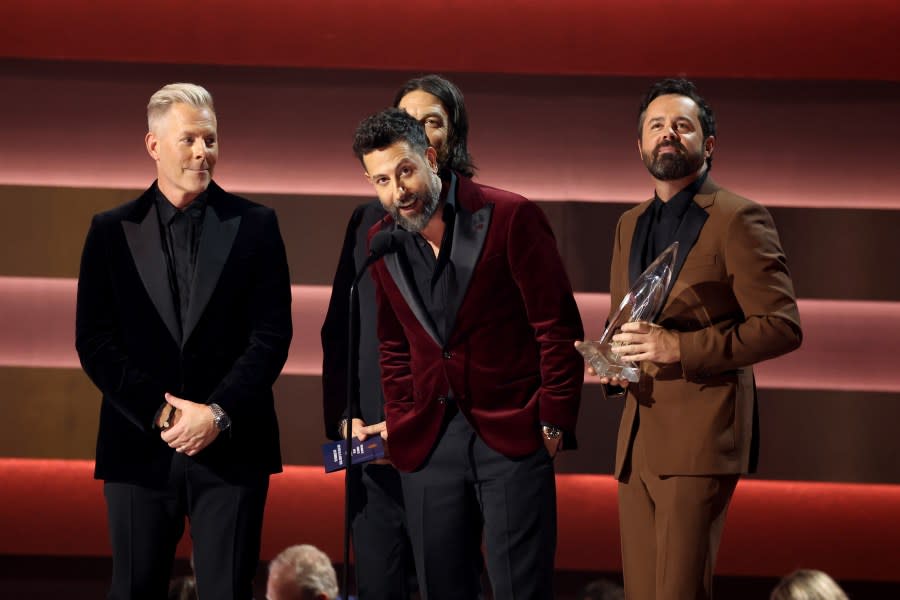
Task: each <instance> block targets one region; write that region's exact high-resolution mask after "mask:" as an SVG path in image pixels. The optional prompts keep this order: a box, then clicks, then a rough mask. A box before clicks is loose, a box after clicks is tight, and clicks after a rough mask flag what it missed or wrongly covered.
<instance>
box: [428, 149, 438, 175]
mask: <svg viewBox="0 0 900 600" xmlns="http://www.w3.org/2000/svg"><path fill="white" fill-rule="evenodd" d="M425 160H426V161H428V166H429V167H431V170H432V171H434V172H435V173H437V172H438V164H437V150H435V149H434V148H432V147H431V146H428V147H427V148H425Z"/></svg>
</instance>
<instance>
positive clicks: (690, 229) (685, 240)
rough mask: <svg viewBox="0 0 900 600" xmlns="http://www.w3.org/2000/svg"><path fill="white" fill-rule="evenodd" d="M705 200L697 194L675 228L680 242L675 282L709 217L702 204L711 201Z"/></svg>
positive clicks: (707, 203) (673, 270) (673, 273)
mask: <svg viewBox="0 0 900 600" xmlns="http://www.w3.org/2000/svg"><path fill="white" fill-rule="evenodd" d="M705 200H706V198H703V197H701V196H700V194H697V196H695V197H694V201H693V202H691V203H690V204H689V205H688V209H687V212H685V213H684V218H683V219H682V220H681V225H679V226H678V229H676V230H675V241H676V242H678V256H676V257H675V266H674V268H673V269H672V282H673V283H674V282H675V281H676V280H677V279H678V274H679V273H681V267H683V266H684V261H685V260H687V256H688V254H690V253H691V248H693V247H694V244H695V243H697V238H698V237H700V230H701V229H703V224H704V223H706V219H708V218H709V214H708V213H707V212H706V211H705V210H703V209H702V208H700V205H702V206H709V202H706V201H705ZM671 291H672V286H669V292H671ZM666 302H668V294H667V295H666V299H665V300H664V301H663V306H665V303H666Z"/></svg>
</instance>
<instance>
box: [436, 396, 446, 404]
mask: <svg viewBox="0 0 900 600" xmlns="http://www.w3.org/2000/svg"><path fill="white" fill-rule="evenodd" d="M438 404H447V396H438Z"/></svg>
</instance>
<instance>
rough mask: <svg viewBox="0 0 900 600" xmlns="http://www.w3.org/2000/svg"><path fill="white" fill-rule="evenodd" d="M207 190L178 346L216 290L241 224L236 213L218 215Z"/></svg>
mask: <svg viewBox="0 0 900 600" xmlns="http://www.w3.org/2000/svg"><path fill="white" fill-rule="evenodd" d="M210 187H212V186H210ZM210 192H211V193H210V198H209V204H208V205H207V207H206V212H205V214H204V217H203V232H202V233H201V234H200V246H199V248H198V249H197V266H196V268H195V269H194V280H193V281H192V282H191V303H190V305H189V306H188V313H187V318H185V320H184V336H183V338H182V347H183V346H184V344H185V343H186V342H187V340H188V338H190V336H191V333H192V332H193V331H194V328H195V327H196V326H197V323H198V322H199V321H200V316H201V315H202V314H203V311H204V310H205V309H206V305H207V304H208V303H209V299H210V298H211V297H212V293H213V290H215V289H216V284H217V283H218V282H219V276H220V275H221V274H222V269H223V268H224V267H225V262H226V261H227V260H228V255H229V254H230V253H231V247H232V246H233V245H234V239H235V238H236V237H237V232H238V228H239V227H240V225H241V217H240V215H235V216H231V217H228V218H224V219H223V218H221V217H220V216H219V213H218V210H220V209H217V204H218V201H217V200H216V199H215V196H214V191H213V190H212V189H210Z"/></svg>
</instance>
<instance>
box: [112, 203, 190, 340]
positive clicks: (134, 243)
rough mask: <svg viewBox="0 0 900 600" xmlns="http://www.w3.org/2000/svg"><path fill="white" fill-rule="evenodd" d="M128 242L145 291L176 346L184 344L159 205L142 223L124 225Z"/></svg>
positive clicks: (132, 222)
mask: <svg viewBox="0 0 900 600" xmlns="http://www.w3.org/2000/svg"><path fill="white" fill-rule="evenodd" d="M122 229H123V230H124V231H125V239H126V240H127V241H128V249H129V250H130V251H131V258H132V259H134V265H135V266H136V267H137V271H138V274H139V275H140V276H141V281H142V282H143V283H144V289H146V290H147V294H148V295H149V296H150V299H151V300H152V301H153V305H154V306H155V307H156V312H158V313H159V316H160V317H161V318H162V320H163V323H165V324H166V329H168V330H169V333H170V334H171V335H172V339H174V340H175V342H176V343H179V342H180V341H181V328H180V327H179V324H178V316H177V314H176V313H175V302H174V300H173V299H172V288H171V287H170V285H169V271H168V267H167V266H166V255H165V253H164V252H163V248H162V240H161V239H160V235H159V217H158V216H157V214H156V203H154V202H153V201H152V200H150V209H149V210H148V211H147V214H146V215H144V219H143V220H142V221H141V222H140V223H135V222H134V221H122Z"/></svg>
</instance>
